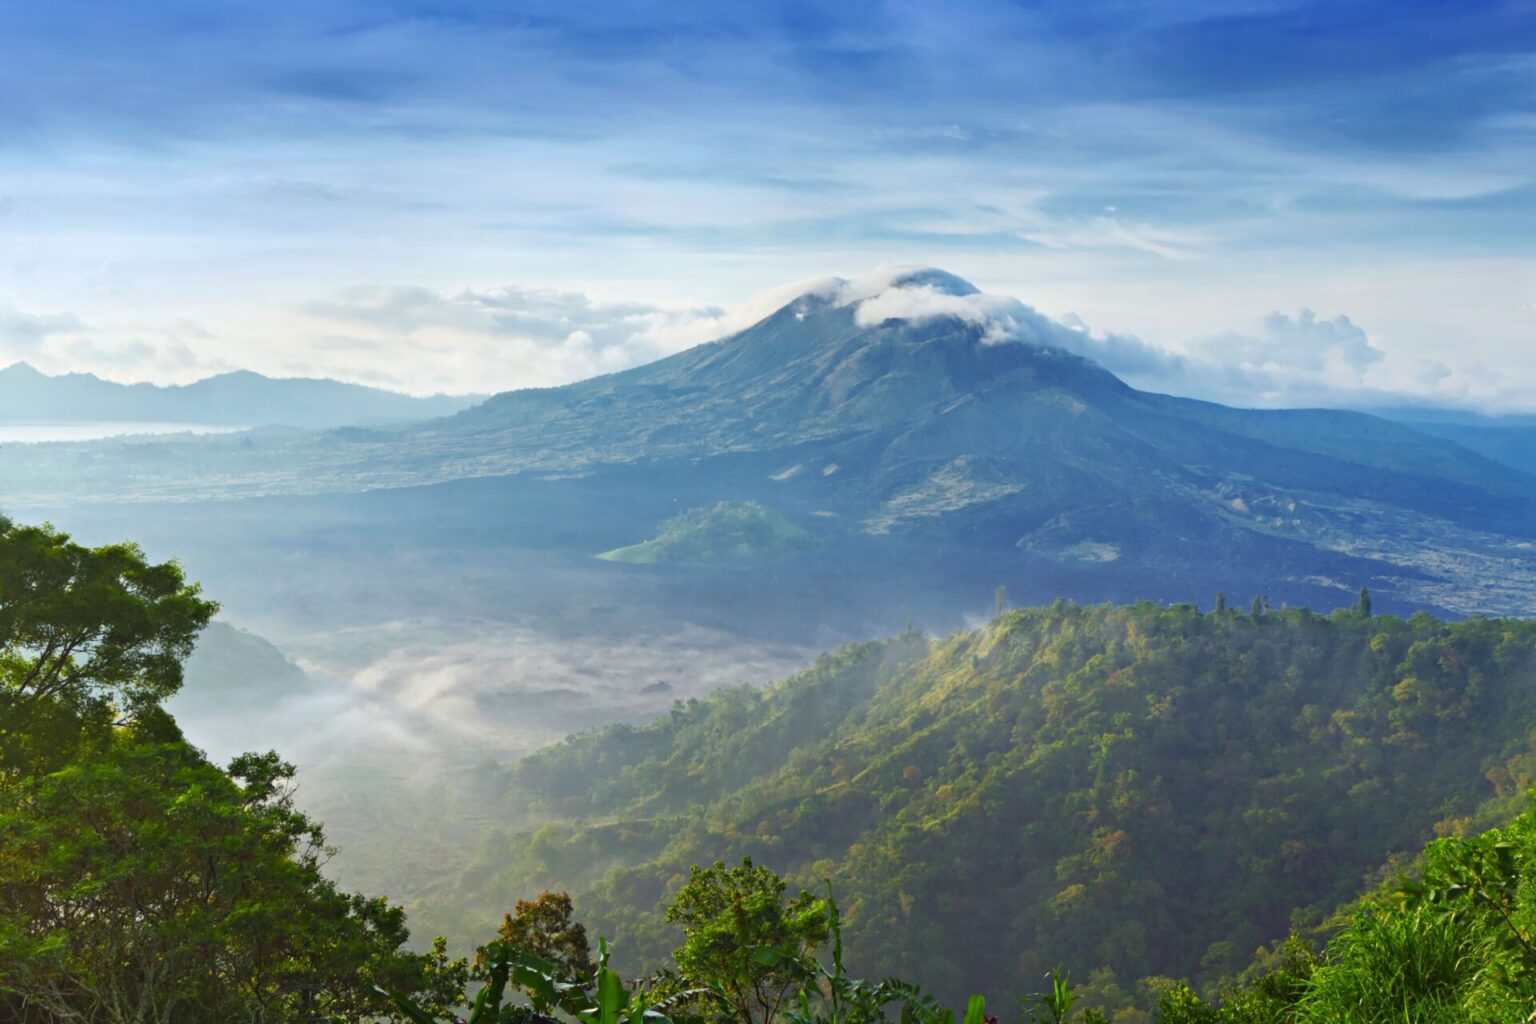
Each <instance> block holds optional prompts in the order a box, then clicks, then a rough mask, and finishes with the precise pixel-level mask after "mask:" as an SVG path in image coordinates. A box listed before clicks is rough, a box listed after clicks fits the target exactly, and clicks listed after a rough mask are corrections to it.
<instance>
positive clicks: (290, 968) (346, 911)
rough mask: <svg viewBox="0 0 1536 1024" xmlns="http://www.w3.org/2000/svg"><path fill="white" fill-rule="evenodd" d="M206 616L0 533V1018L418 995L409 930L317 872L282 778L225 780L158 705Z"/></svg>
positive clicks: (95, 552)
mask: <svg viewBox="0 0 1536 1024" xmlns="http://www.w3.org/2000/svg"><path fill="white" fill-rule="evenodd" d="M214 610H215V606H214V605H213V604H212V603H210V602H208V601H205V600H203V599H202V598H201V596H200V595H199V593H198V590H197V588H196V587H195V586H189V585H187V584H186V583H185V581H184V579H183V577H182V574H181V571H180V569H179V568H178V567H176V566H175V565H173V564H164V565H154V564H151V563H149V562H147V561H146V560H145V559H144V558H143V557H142V555H141V554H140V553H139V552H138V550H137V549H135V548H134V547H132V546H131V545H115V546H111V547H106V548H96V549H91V548H85V547H82V546H80V545H77V544H74V543H72V542H71V541H70V540H69V539H68V538H67V537H65V536H63V535H61V534H59V533H56V532H54V531H52V530H49V529H46V528H30V527H21V526H17V525H15V524H13V523H11V522H10V521H8V520H4V519H0V1019H4V1020H7V1021H17V1022H32V1021H37V1022H52V1021H60V1020H83V1021H92V1022H97V1021H100V1022H123V1024H127V1022H148V1021H155V1022H163V1024H172V1022H182V1021H185V1022H188V1024H191V1022H206V1021H236V1020H257V1021H270V1022H278V1021H289V1020H306V1021H309V1020H313V1021H320V1020H326V1021H344V1020H347V1021H362V1020H371V1019H373V1018H374V1014H375V1012H376V1011H377V1010H378V1009H379V1008H380V1007H382V1006H384V1005H386V1004H385V1003H384V1002H382V1001H381V999H380V997H379V996H378V995H377V994H376V993H374V992H373V991H372V990H371V989H370V988H369V987H368V979H378V980H381V981H387V982H388V983H390V984H392V985H395V986H397V987H400V988H403V989H406V990H409V991H418V992H419V991H422V990H424V989H428V990H430V988H431V984H430V983H431V976H430V974H429V972H428V970H427V968H428V966H429V961H427V960H425V959H423V958H421V957H418V956H416V955H414V954H409V953H406V952H404V951H403V948H402V947H403V943H404V941H405V939H406V937H407V936H406V930H405V926H404V916H403V914H402V913H401V912H400V911H399V910H398V909H394V908H391V907H390V906H388V905H387V904H386V903H384V902H383V901H382V900H374V899H367V898H364V897H361V896H350V895H347V894H345V893H342V892H339V891H338V890H337V889H336V888H335V887H334V886H333V885H332V884H331V883H330V882H328V881H327V880H326V879H325V878H324V877H323V875H322V874H321V871H320V869H321V866H322V864H323V863H324V860H325V855H326V851H325V844H324V837H323V835H322V833H321V831H320V829H319V826H317V825H316V824H314V823H313V822H311V821H309V820H308V819H307V818H306V817H305V816H304V815H302V814H300V813H299V812H297V811H296V810H295V809H294V807H293V804H292V800H291V794H292V790H291V779H292V774H293V770H292V768H291V767H290V766H288V765H286V764H284V763H283V762H282V761H280V760H279V759H278V758H277V756H276V755H273V754H268V755H247V756H243V757H240V758H237V759H236V760H235V761H234V762H233V763H232V764H231V765H230V767H229V769H228V770H227V771H225V770H222V769H220V768H218V767H217V766H215V765H213V764H211V763H210V762H209V761H208V760H207V759H206V758H205V757H204V756H203V755H202V754H201V753H200V752H199V751H197V750H196V749H194V748H193V747H191V746H190V745H189V744H187V742H186V741H185V740H184V739H183V738H182V736H181V733H180V731H179V730H178V729H177V728H176V725H175V723H174V722H173V721H172V720H171V719H170V717H169V716H168V715H167V714H166V713H165V711H164V710H163V709H162V708H161V706H160V705H161V702H162V701H163V700H165V699H166V698H167V697H169V696H170V695H172V694H173V693H175V692H176V690H177V689H178V688H179V687H180V685H181V682H182V662H183V660H184V659H185V658H186V657H187V656H188V654H189V653H190V652H191V650H192V644H193V639H194V637H195V636H196V634H197V632H198V631H199V630H200V629H201V628H202V627H203V626H204V625H206V623H207V622H208V619H209V617H210V616H211V615H212V614H213V612H214ZM427 994H428V997H430V992H428V993H427Z"/></svg>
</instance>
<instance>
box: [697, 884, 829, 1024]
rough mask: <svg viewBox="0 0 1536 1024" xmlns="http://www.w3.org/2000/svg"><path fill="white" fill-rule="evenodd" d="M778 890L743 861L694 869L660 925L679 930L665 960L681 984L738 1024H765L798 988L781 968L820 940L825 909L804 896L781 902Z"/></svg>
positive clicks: (824, 926)
mask: <svg viewBox="0 0 1536 1024" xmlns="http://www.w3.org/2000/svg"><path fill="white" fill-rule="evenodd" d="M784 890H785V885H784V880H783V879H781V878H780V877H779V876H778V875H776V874H774V873H773V872H772V871H770V870H769V869H767V868H765V867H759V866H758V865H755V864H753V863H752V859H751V858H750V857H744V858H742V861H741V865H740V866H739V867H733V868H727V867H726V866H725V863H724V862H723V861H716V862H715V864H714V866H712V867H709V868H700V867H699V866H698V865H694V866H693V868H692V870H691V871H690V872H689V875H688V881H687V883H686V884H685V885H684V886H683V887H682V888H681V889H679V890H678V893H677V895H676V896H675V897H674V898H673V900H672V905H671V906H669V907H668V908H667V921H668V922H670V923H672V924H678V925H681V926H682V928H683V934H684V941H683V945H682V946H681V947H680V948H679V949H677V950H676V951H675V952H674V953H673V954H672V957H673V959H674V960H675V961H676V962H677V966H678V969H679V971H680V972H681V973H682V976H683V978H684V979H685V980H686V981H687V982H688V983H690V984H692V985H696V986H698V987H701V988H706V989H708V990H709V991H710V992H711V993H712V994H713V996H714V997H715V1000H716V1001H717V1002H718V1003H719V1004H720V1005H721V1008H722V1009H724V1010H725V1011H726V1012H727V1013H729V1014H730V1015H731V1016H732V1018H733V1019H735V1020H737V1021H739V1022H740V1024H772V1021H773V1020H774V1018H775V1017H776V1016H777V1015H778V1013H779V1010H780V1009H781V1008H782V1007H783V1005H784V1001H785V999H786V998H787V997H788V996H789V995H790V994H791V993H792V992H793V991H794V990H795V988H796V985H797V982H796V973H795V972H794V971H792V970H789V969H787V968H786V967H785V966H784V963H783V962H784V961H790V960H801V959H804V958H806V957H809V956H810V955H811V954H812V953H813V952H814V951H815V950H816V949H817V948H818V947H819V946H821V944H822V943H824V942H825V941H826V939H827V934H828V928H829V924H828V916H827V906H826V902H825V901H824V900H819V899H817V898H815V897H813V896H812V895H811V894H810V893H807V892H804V891H802V892H800V893H798V894H797V895H795V896H794V897H792V898H790V899H787V900H786V899H785V898H784Z"/></svg>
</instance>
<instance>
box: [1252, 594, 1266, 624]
mask: <svg viewBox="0 0 1536 1024" xmlns="http://www.w3.org/2000/svg"><path fill="white" fill-rule="evenodd" d="M1268 604H1269V599H1268V598H1265V597H1255V598H1254V599H1253V609H1252V611H1253V621H1254V622H1258V621H1259V620H1260V619H1261V618H1263V617H1264V609H1265V607H1266V606H1267V605H1268Z"/></svg>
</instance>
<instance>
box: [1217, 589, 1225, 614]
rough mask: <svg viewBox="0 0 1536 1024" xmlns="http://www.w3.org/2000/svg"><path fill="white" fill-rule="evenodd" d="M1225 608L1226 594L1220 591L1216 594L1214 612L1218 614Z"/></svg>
mask: <svg viewBox="0 0 1536 1024" xmlns="http://www.w3.org/2000/svg"><path fill="white" fill-rule="evenodd" d="M1226 610H1227V595H1226V594H1222V593H1218V594H1217V595H1216V614H1217V615H1220V614H1222V613H1223V612H1225V611H1226Z"/></svg>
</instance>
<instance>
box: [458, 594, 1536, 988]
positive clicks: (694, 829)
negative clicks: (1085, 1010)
mask: <svg viewBox="0 0 1536 1024" xmlns="http://www.w3.org/2000/svg"><path fill="white" fill-rule="evenodd" d="M1245 603H1246V602H1245ZM1533 693H1536V624H1532V623H1526V622H1514V621H1497V620H1471V621H1468V622H1463V623H1458V624H1454V625H1448V624H1444V623H1440V622H1437V621H1435V620H1434V619H1431V618H1430V617H1428V616H1424V615H1420V616H1416V617H1414V618H1412V619H1409V620H1402V619H1398V618H1393V617H1380V616H1378V617H1374V618H1373V617H1369V616H1368V615H1367V614H1366V613H1365V612H1364V611H1363V610H1360V609H1358V608H1356V609H1351V610H1347V611H1343V612H1339V613H1336V614H1334V615H1332V616H1327V617H1325V616H1319V615H1316V614H1313V613H1311V612H1308V611H1304V610H1289V611H1271V612H1268V613H1263V614H1261V615H1260V616H1259V617H1258V618H1255V617H1253V616H1252V615H1250V614H1248V613H1246V612H1242V613H1240V612H1237V611H1231V610H1229V611H1224V612H1222V613H1219V614H1213V613H1204V612H1201V611H1198V610H1196V609H1195V608H1194V607H1192V606H1179V607H1173V608H1161V607H1157V606H1153V605H1150V604H1141V605H1136V606H1133V607H1119V608H1116V607H1093V608H1082V607H1076V606H1072V605H1067V604H1058V605H1056V606H1054V607H1051V608H1047V609H1039V610H1031V611H1023V612H1015V613H1011V614H1008V615H1006V616H1004V617H1002V618H1001V619H1000V620H998V621H996V622H994V623H993V624H992V625H991V626H989V627H986V628H983V629H980V630H977V631H975V632H970V633H963V634H959V635H956V636H952V637H950V638H948V639H945V640H942V641H938V642H933V643H930V642H929V641H928V640H926V639H924V638H922V637H919V636H915V635H908V636H903V637H898V638H895V639H893V640H889V641H885V642H881V643H867V644H861V645H856V646H853V647H849V648H845V649H843V650H841V651H838V652H836V653H834V654H831V655H828V656H825V657H823V658H822V659H820V660H819V661H818V662H817V663H816V665H815V666H814V667H812V668H811V669H810V670H809V671H807V672H805V673H804V674H802V675H800V676H797V677H795V678H793V679H790V680H788V681H786V682H784V683H781V684H779V685H777V686H773V687H769V688H767V689H763V690H754V689H739V690H729V691H724V692H721V693H719V694H717V695H716V696H714V697H712V698H710V699H707V700H704V701H696V702H689V703H687V704H684V705H680V706H678V707H677V708H676V709H675V710H674V711H673V713H672V714H671V715H670V716H668V717H667V718H664V719H662V720H661V721H658V722H657V723H655V724H654V725H651V726H647V727H642V728H632V727H620V728H614V729H608V730H604V731H602V732H598V733H594V734H588V735H583V736H578V737H574V738H572V739H570V740H569V741H567V742H566V743H564V744H561V745H559V746H557V747H554V748H551V749H549V750H546V751H543V752H541V753H539V754H537V755H534V756H532V757H529V758H527V759H526V760H524V761H522V762H521V763H519V764H518V765H516V766H515V767H514V768H513V769H511V771H510V774H509V776H508V779H507V790H508V797H507V800H508V805H507V806H508V814H509V815H529V814H531V815H542V816H544V817H545V818H547V820H549V821H550V824H548V825H546V826H544V827H542V828H539V829H536V830H530V831H528V832H526V833H510V834H507V833H504V834H503V835H502V836H501V837H500V838H499V839H498V840H497V841H494V842H493V843H491V844H490V845H488V846H487V848H486V849H485V851H484V853H483V855H482V857H481V861H480V865H479V867H478V868H476V869H475V870H472V871H471V872H470V873H469V874H468V875H467V876H466V878H465V879H464V883H463V884H464V890H463V893H462V897H463V898H465V899H467V900H470V901H472V905H485V904H486V903H492V904H494V903H496V902H500V901H506V900H509V899H510V898H511V897H513V896H515V895H516V894H518V893H522V892H528V891H537V890H538V889H542V888H551V887H559V888H569V889H570V890H571V891H572V892H573V893H575V894H576V898H577V903H578V905H579V906H580V907H582V908H583V910H584V913H586V914H587V915H588V917H589V919H590V920H591V921H592V922H593V923H595V924H597V925H598V926H599V927H600V928H601V929H602V931H603V932H604V933H605V934H614V935H621V936H623V937H624V939H625V946H624V950H623V951H624V953H625V954H626V958H627V961H628V962H629V963H631V964H633V965H636V966H638V965H640V964H650V965H656V964H659V963H660V962H661V961H662V960H663V958H664V956H665V953H666V951H667V949H669V948H670V947H669V939H668V933H667V931H666V929H665V928H664V927H663V925H662V913H661V907H662V906H664V905H665V903H666V902H667V900H668V899H669V898H670V896H671V893H672V892H673V891H674V890H675V888H676V886H677V885H678V884H679V881H680V879H682V878H685V877H686V874H687V870H688V866H689V865H690V864H693V863H697V862H699V861H702V860H710V859H713V858H715V857H725V858H726V859H732V858H736V857H739V856H742V855H751V856H753V857H754V858H756V859H757V860H759V861H761V862H763V863H770V864H773V865H774V866H775V867H777V868H779V869H780V870H783V871H785V872H786V873H787V874H788V876H789V877H790V878H791V879H792V880H793V881H795V882H798V883H800V884H802V885H805V886H806V887H808V888H809V887H813V886H814V885H815V883H816V882H817V880H818V879H820V878H823V877H830V878H832V879H833V880H834V882H835V883H836V885H837V886H838V889H839V891H840V892H841V893H843V894H844V895H845V897H846V900H847V906H846V910H847V920H846V925H847V934H848V938H849V944H850V949H851V950H852V951H853V952H852V953H851V954H850V958H851V960H852V962H853V964H854V965H855V967H856V968H857V969H859V970H860V971H866V972H869V973H874V974H880V973H886V972H893V973H897V974H902V975H912V976H920V977H922V978H923V979H924V980H925V981H926V982H927V983H929V984H931V985H933V986H934V987H935V990H936V991H937V992H939V993H940V994H941V995H942V996H944V997H945V998H946V999H947V1000H949V1001H951V1002H953V1001H955V1000H957V999H959V998H960V997H962V996H963V995H965V994H966V993H968V992H972V991H980V992H985V993H987V994H988V995H992V996H1000V995H1003V994H1006V993H1009V992H1016V991H1019V990H1021V989H1023V988H1027V987H1028V986H1029V985H1030V984H1031V982H1032V981H1033V980H1034V979H1038V978H1039V977H1040V976H1041V974H1042V973H1044V972H1045V971H1046V970H1048V969H1049V968H1051V967H1053V966H1055V965H1057V964H1058V963H1060V964H1065V965H1067V966H1068V967H1069V968H1071V969H1072V971H1073V973H1074V974H1075V975H1076V976H1078V977H1079V978H1080V979H1081V980H1082V981H1083V983H1084V984H1083V986H1082V991H1083V992H1084V993H1085V995H1086V996H1087V997H1088V998H1091V999H1094V1000H1102V1001H1104V1002H1106V1003H1110V1004H1114V1003H1116V1002H1118V1001H1122V1000H1125V999H1129V998H1132V997H1133V996H1134V995H1135V993H1136V991H1137V986H1138V985H1139V984H1140V983H1141V982H1142V979H1145V978H1148V977H1153V976H1161V975H1169V976H1175V977H1187V978H1190V979H1192V980H1193V981H1194V982H1195V983H1196V984H1199V985H1204V986H1210V985H1216V984H1219V983H1220V982H1221V981H1222V979H1226V978H1231V977H1234V976H1236V975H1237V974H1238V973H1239V972H1240V971H1242V970H1243V969H1244V968H1245V967H1246V966H1247V964H1248V962H1249V960H1250V958H1251V956H1252V955H1253V951H1254V950H1255V949H1256V948H1258V947H1259V946H1260V945H1262V944H1267V943H1271V942H1274V941H1276V940H1278V939H1281V938H1283V937H1284V936H1285V934H1286V933H1287V931H1289V930H1290V929H1291V928H1292V927H1293V926H1310V925H1314V924H1317V923H1319V922H1320V921H1322V920H1323V919H1324V917H1325V916H1326V915H1327V913H1328V912H1330V911H1332V910H1333V908H1334V907H1336V906H1338V905H1340V904H1342V903H1345V902H1347V901H1348V900H1350V899H1352V898H1353V897H1354V895H1355V894H1356V893H1357V892H1358V891H1359V890H1360V888H1361V886H1362V883H1363V882H1364V881H1365V880H1366V879H1368V878H1369V877H1370V876H1372V875H1373V874H1374V873H1376V872H1379V871H1381V870H1383V868H1384V866H1385V864H1386V863H1387V861H1388V858H1389V857H1391V856H1393V855H1394V854H1405V853H1411V852H1412V851H1414V850H1417V849H1418V848H1419V847H1420V846H1422V844H1423V843H1424V841H1425V840H1427V839H1429V838H1432V837H1433V836H1434V835H1436V834H1437V833H1457V832H1460V831H1463V830H1465V829H1468V828H1470V827H1472V826H1473V825H1474V824H1476V823H1478V822H1482V821H1488V822H1493V821H1496V820H1499V819H1501V818H1503V819H1507V818H1508V817H1509V816H1512V815H1513V814H1514V813H1516V811H1517V810H1518V802H1519V799H1520V798H1519V794H1520V793H1521V792H1522V790H1523V789H1524V788H1525V787H1526V786H1527V785H1528V784H1529V783H1530V781H1531V779H1532V778H1533V775H1536V748H1533V745H1532V737H1533V728H1536V709H1533V704H1532V699H1531V698H1532V694H1533ZM573 821H579V822H584V824H580V825H572V824H569V823H570V822H573Z"/></svg>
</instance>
